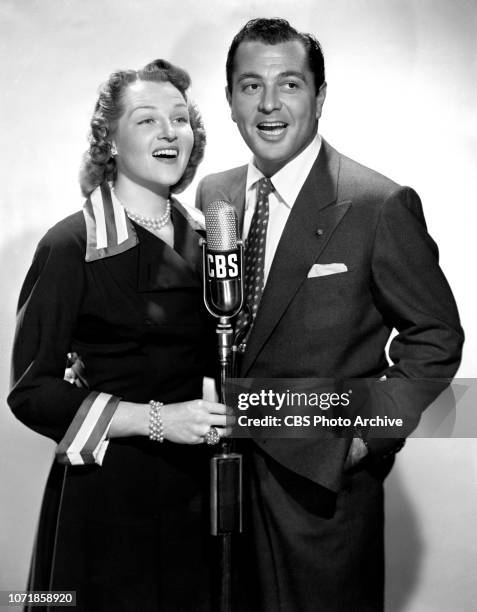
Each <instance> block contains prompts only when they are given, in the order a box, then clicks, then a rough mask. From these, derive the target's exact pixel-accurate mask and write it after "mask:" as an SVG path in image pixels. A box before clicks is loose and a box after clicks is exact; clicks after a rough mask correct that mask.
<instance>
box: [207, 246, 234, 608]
mask: <svg viewBox="0 0 477 612" xmlns="http://www.w3.org/2000/svg"><path fill="white" fill-rule="evenodd" d="M206 246H207V245H206V242H205V241H203V242H202V253H203V268H204V271H205V270H206V265H207V261H206V257H207V254H206ZM238 247H239V251H240V260H241V267H240V269H241V270H243V257H244V256H243V245H242V244H241V243H240V244H239V245H238ZM240 284H241V295H242V296H243V275H242V274H241V278H240ZM242 300H243V298H241V300H240V305H239V306H238V307H237V308H236V309H235V311H234V312H233V313H232V314H229V313H228V316H224V314H223V313H218V312H217V310H215V309H214V308H213V306H212V305H211V304H210V301H211V300H209V296H208V288H207V281H206V279H205V278H204V303H205V305H206V307H207V309H208V310H209V312H210V313H211V314H212V315H213V316H215V317H217V318H218V319H219V321H218V324H217V330H216V331H217V340H218V353H219V364H220V388H219V401H220V402H221V403H223V404H225V403H226V393H225V383H226V379H227V378H231V377H233V376H234V373H235V372H234V365H235V364H234V351H233V342H234V332H233V328H232V325H231V323H230V321H231V319H232V317H233V316H235V315H236V314H238V312H239V311H240V308H241V307H242ZM210 510H211V512H210V518H211V529H210V532H211V534H212V535H213V536H216V537H217V538H218V539H219V559H218V561H219V575H220V579H219V584H218V587H219V592H218V600H217V605H218V610H219V611H220V612H232V609H233V601H232V536H233V535H234V534H238V533H241V532H242V455H240V454H239V453H235V452H233V451H232V442H231V440H227V439H223V440H221V441H220V451H219V452H218V453H216V454H215V455H214V456H213V457H212V459H211V460H210Z"/></svg>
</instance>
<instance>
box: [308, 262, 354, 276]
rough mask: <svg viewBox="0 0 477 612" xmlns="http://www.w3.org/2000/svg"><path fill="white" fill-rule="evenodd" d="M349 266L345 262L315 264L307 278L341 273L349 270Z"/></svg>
mask: <svg viewBox="0 0 477 612" xmlns="http://www.w3.org/2000/svg"><path fill="white" fill-rule="evenodd" d="M347 271H348V268H347V266H346V264H344V263H330V264H313V265H312V266H311V268H310V270H309V272H308V275H307V278H316V277H317V276H328V275H329V274H340V273H341V272H347Z"/></svg>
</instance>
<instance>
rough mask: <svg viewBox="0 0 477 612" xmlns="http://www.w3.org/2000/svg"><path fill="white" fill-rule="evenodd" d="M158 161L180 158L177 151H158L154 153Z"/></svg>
mask: <svg viewBox="0 0 477 612" xmlns="http://www.w3.org/2000/svg"><path fill="white" fill-rule="evenodd" d="M152 156H153V157H155V158H156V159H176V158H177V157H178V156H179V151H178V150H177V149H156V150H155V151H153V152H152Z"/></svg>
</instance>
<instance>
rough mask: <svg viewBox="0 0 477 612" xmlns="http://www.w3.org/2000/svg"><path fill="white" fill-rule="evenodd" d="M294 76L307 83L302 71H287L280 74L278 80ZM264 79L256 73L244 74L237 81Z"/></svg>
mask: <svg viewBox="0 0 477 612" xmlns="http://www.w3.org/2000/svg"><path fill="white" fill-rule="evenodd" d="M292 76H294V77H297V78H299V79H301V80H302V81H306V74H305V73H304V72H301V71H300V70H285V71H283V72H280V73H279V74H278V78H283V77H292ZM262 78H263V77H262V75H261V74H258V73H256V72H243V73H242V74H240V75H239V77H238V79H237V80H238V81H243V80H245V79H262Z"/></svg>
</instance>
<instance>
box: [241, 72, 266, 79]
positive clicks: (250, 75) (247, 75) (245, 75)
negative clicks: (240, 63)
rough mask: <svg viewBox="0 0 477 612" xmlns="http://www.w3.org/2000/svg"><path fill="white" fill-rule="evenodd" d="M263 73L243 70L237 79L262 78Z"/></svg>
mask: <svg viewBox="0 0 477 612" xmlns="http://www.w3.org/2000/svg"><path fill="white" fill-rule="evenodd" d="M261 78H262V75H260V74H258V73H257V72H242V74H239V76H238V79H237V81H243V80H244V79H261Z"/></svg>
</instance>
